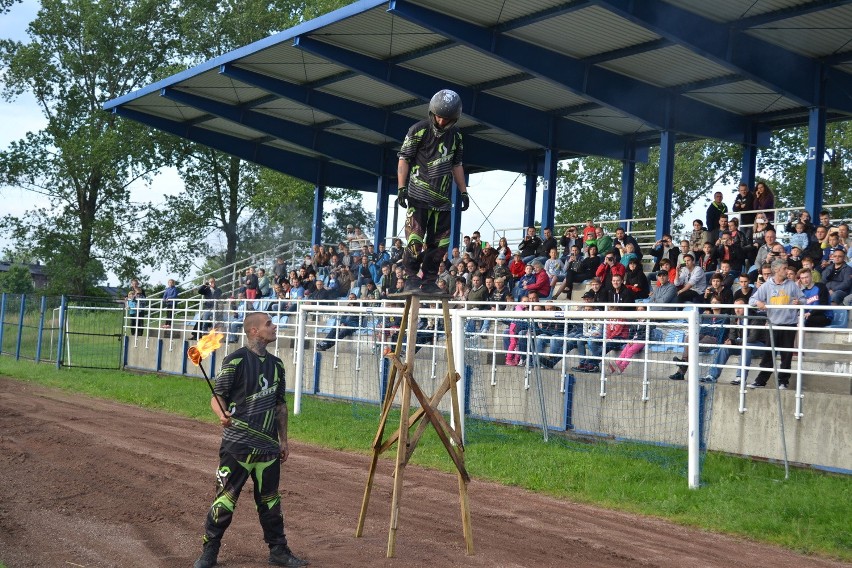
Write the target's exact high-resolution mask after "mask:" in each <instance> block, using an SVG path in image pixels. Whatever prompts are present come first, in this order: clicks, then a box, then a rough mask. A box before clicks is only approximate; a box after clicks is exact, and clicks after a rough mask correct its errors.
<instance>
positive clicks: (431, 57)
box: [402, 45, 518, 86]
mask: <svg viewBox="0 0 852 568" xmlns="http://www.w3.org/2000/svg"><path fill="white" fill-rule="evenodd" d="M459 61H464V62H465V64H464V65H459V64H458V62H459ZM402 66H403V67H407V68H409V69H414V70H415V71H419V72H421V73H426V74H428V75H432V76H434V77H440V78H442V79H446V80H448V81H453V82H456V83H459V84H461V85H467V86H469V85H477V84H479V83H485V82H487V81H493V80H495V79H501V78H503V77H507V76H510V75H516V74H517V73H518V70H517V69H516V68H515V67H512V66H511V65H507V64H505V63H502V62H501V61H498V60H497V59H494V58H493V57H490V56H488V55H485V54H483V53H481V52H479V51H475V50H473V49H470V48H469V47H465V46H462V45H454V46H452V47H448V48H447V49H442V50H441V51H436V52H434V53H428V54H426V55H424V56H422V57H418V58H416V59H412V60H410V61H407V62H405V63H403V64H402Z"/></svg>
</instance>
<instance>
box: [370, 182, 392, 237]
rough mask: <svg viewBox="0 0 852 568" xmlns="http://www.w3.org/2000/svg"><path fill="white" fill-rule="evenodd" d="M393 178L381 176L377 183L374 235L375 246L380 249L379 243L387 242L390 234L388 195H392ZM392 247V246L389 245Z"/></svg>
mask: <svg viewBox="0 0 852 568" xmlns="http://www.w3.org/2000/svg"><path fill="white" fill-rule="evenodd" d="M392 189H395V188H392V187H391V180H390V178H388V177H385V176H379V180H378V184H377V185H376V228H375V235H374V236H373V246H375V247H376V250H379V243H383V242H385V237H386V236H387V234H388V197H390V195H391V191H392ZM388 248H390V247H388Z"/></svg>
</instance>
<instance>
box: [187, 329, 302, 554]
mask: <svg viewBox="0 0 852 568" xmlns="http://www.w3.org/2000/svg"><path fill="white" fill-rule="evenodd" d="M276 332H277V329H276V327H275V325H274V324H273V323H272V319H271V318H270V317H269V316H268V315H267V314H265V313H262V312H252V313H250V314H248V315H247V316H246V317H245V320H244V321H243V333H244V334H245V336H246V345H245V347H242V348H240V349H237V350H236V351H234V352H233V353H231V354H230V355H228V356H227V357H225V359H224V361H223V362H222V369H221V370H220V371H219V374H218V376H217V377H216V384H215V386H214V387H213V393H214V396H213V397H211V399H210V407H211V408H212V409H213V412H214V413H215V414H216V416H217V417H218V418H219V422H220V423H221V425H222V428H223V432H222V445H221V447H220V449H219V469H218V471H217V472H216V481H217V491H216V499H215V500H214V501H213V505H212V506H211V507H210V510H209V512H208V513H207V521H206V523H205V530H204V537H203V538H202V541H203V543H204V545H203V551H202V554H201V556H200V557H199V559H198V560H197V561H196V562H195V568H210V567H212V566H215V565H216V561H217V558H218V555H219V547H220V544H221V541H222V536H223V535H224V534H225V530H226V529H227V528H228V526H229V525H230V524H231V520H232V518H233V514H234V508H235V507H236V505H237V499H238V498H239V496H240V491H242V488H243V485H245V483H246V481H248V479H249V477H251V479H252V481H253V483H254V500H255V505H256V508H257V514H258V517H259V519H260V525H261V527H262V528H263V539H264V540H265V541H266V543H267V544H268V545H269V563H270V564H273V565H276V566H306V565H307V564H308V562H307V561H305V560H302V559H300V558H297V557H296V556H294V555H293V553H292V552H291V551H290V548H289V547H288V546H287V538H286V537H285V536H284V516H283V514H282V513H281V496H280V494H279V493H278V482H279V477H280V472H281V462H283V461H287V456H288V455H289V449H288V446H287V401H286V399H285V398H284V388H285V380H284V364H283V363H282V361H281V359H279V358H278V357H275V356H274V355H272V354H271V353H269V352H267V351H266V346H267V345H268V344H270V343H272V342H273V341H275V339H276Z"/></svg>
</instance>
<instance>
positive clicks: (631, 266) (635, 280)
mask: <svg viewBox="0 0 852 568" xmlns="http://www.w3.org/2000/svg"><path fill="white" fill-rule="evenodd" d="M624 286H625V287H626V288H627V289H628V290H630V291H631V292H633V296H634V297H635V298H636V299H637V300H644V299H646V298H647V297H648V295H649V294H650V293H651V287H650V285H649V284H648V277H647V276H646V275H645V271H644V270H642V265H641V261H640V260H639V259H638V258H631V259H630V262H628V263H627V271H626V272H625V273H624Z"/></svg>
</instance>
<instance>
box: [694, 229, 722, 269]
mask: <svg viewBox="0 0 852 568" xmlns="http://www.w3.org/2000/svg"><path fill="white" fill-rule="evenodd" d="M723 238H724V237H723ZM695 258H696V259H697V264H698V266H700V267H701V270H703V271H704V273H705V274H713V273H714V272H716V269H717V268H718V265H719V263H718V258H717V256H716V248H715V247H713V245H711V244H710V243H704V245H703V247H702V248H701V250H700V251H698V252H697V253H696V255H695Z"/></svg>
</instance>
